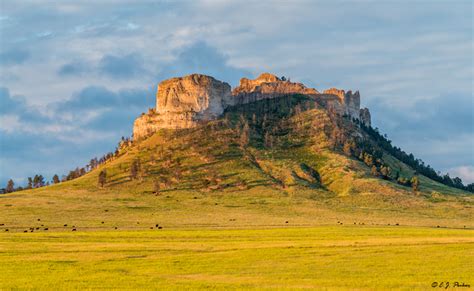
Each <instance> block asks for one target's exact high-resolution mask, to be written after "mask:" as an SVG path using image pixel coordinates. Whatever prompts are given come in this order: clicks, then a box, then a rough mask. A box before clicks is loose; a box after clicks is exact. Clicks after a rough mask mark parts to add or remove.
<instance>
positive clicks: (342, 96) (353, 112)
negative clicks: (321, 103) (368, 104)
mask: <svg viewBox="0 0 474 291" xmlns="http://www.w3.org/2000/svg"><path fill="white" fill-rule="evenodd" d="M323 94H325V95H334V96H337V97H338V98H339V102H340V103H341V105H342V107H341V108H338V109H341V110H343V112H342V113H343V114H346V115H349V116H350V117H351V118H355V119H359V115H360V94H359V91H356V92H355V93H352V91H350V90H349V91H347V92H345V91H344V90H340V89H336V88H330V89H327V90H324V92H323ZM339 113H341V112H339Z"/></svg>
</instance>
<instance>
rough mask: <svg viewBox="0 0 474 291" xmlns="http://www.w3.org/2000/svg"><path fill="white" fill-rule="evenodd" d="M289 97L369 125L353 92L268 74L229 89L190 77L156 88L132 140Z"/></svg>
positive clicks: (210, 80)
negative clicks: (299, 97) (295, 96)
mask: <svg viewBox="0 0 474 291" xmlns="http://www.w3.org/2000/svg"><path fill="white" fill-rule="evenodd" d="M291 94H302V95H306V96H308V97H310V98H314V99H315V100H316V101H318V102H319V103H320V104H321V105H322V106H324V107H325V108H326V109H328V110H334V111H335V112H336V113H338V114H340V115H348V116H350V117H351V118H353V119H358V120H360V121H361V122H362V123H364V124H365V125H368V126H370V123H371V121H370V112H369V109H367V108H362V109H361V108H360V94H359V91H356V92H354V93H352V91H347V92H345V91H344V90H340V89H336V88H331V89H328V90H325V91H323V92H322V93H320V92H319V91H318V90H316V89H314V88H308V87H306V86H305V85H304V84H302V83H294V82H290V81H289V80H286V79H284V78H278V77H277V76H275V75H273V74H269V73H263V74H261V75H260V76H258V78H256V79H254V80H250V79H247V78H242V79H241V80H240V84H239V86H237V87H236V88H234V89H233V90H231V86H230V85H229V84H228V83H226V82H222V81H219V80H216V79H215V78H213V77H211V76H206V75H201V74H192V75H188V76H184V77H178V78H171V79H168V80H164V81H162V82H161V83H160V84H159V85H158V90H157V93H156V108H155V109H150V110H149V111H148V113H143V114H142V115H141V116H140V117H138V118H137V119H136V120H135V123H134V126H133V138H134V139H141V138H144V137H146V136H148V135H150V134H152V133H154V132H156V131H158V130H160V129H162V128H168V129H180V128H191V127H195V126H197V125H198V124H199V123H200V122H202V121H208V120H212V119H216V118H218V117H219V116H221V115H222V114H223V113H224V111H225V110H226V108H228V107H230V106H235V105H240V104H247V103H251V102H256V101H259V100H262V99H271V98H278V97H281V96H285V95H291Z"/></svg>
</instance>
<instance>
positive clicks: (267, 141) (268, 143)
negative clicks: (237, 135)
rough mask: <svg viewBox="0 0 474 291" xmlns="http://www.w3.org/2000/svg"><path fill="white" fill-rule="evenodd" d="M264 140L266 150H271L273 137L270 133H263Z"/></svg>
mask: <svg viewBox="0 0 474 291" xmlns="http://www.w3.org/2000/svg"><path fill="white" fill-rule="evenodd" d="M263 140H264V146H265V147H266V148H268V149H271V148H272V147H273V136H272V135H271V134H270V132H268V131H267V132H265V136H264V138H263Z"/></svg>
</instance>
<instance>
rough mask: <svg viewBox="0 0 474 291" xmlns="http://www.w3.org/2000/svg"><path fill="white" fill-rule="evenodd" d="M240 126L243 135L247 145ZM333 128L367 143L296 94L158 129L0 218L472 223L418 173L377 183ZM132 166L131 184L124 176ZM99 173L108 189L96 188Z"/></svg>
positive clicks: (132, 223) (10, 202)
mask: <svg viewBox="0 0 474 291" xmlns="http://www.w3.org/2000/svg"><path fill="white" fill-rule="evenodd" d="M262 112H263V113H262ZM245 123H247V124H248V125H249V130H248V134H249V140H248V143H247V142H246V143H245V145H243V146H242V134H243V131H244V129H243V128H244V127H245V126H244V125H245ZM336 127H337V128H338V129H339V130H340V132H342V133H343V134H344V135H345V136H364V133H363V132H361V131H360V129H358V127H357V126H356V125H355V124H353V123H352V122H350V121H347V120H342V121H340V120H339V121H337V122H335V121H334V120H333V117H331V116H330V115H329V114H328V111H327V110H325V109H324V108H321V105H320V104H318V103H316V102H315V101H313V100H310V99H307V98H305V97H302V96H294V97H292V98H282V99H280V100H277V101H275V102H269V101H260V102H257V103H253V104H250V105H245V106H240V107H235V108H232V109H231V110H230V111H229V112H227V114H226V116H225V118H222V119H220V120H216V121H213V122H209V123H206V124H203V125H202V126H200V127H198V128H194V129H187V130H179V131H166V130H163V131H161V132H159V133H156V134H154V135H153V136H151V137H149V138H147V139H145V140H142V141H138V142H135V143H134V144H133V145H131V146H128V147H125V148H123V149H121V151H120V153H119V154H118V156H116V157H114V158H113V159H111V160H109V161H107V162H106V163H105V164H103V165H101V166H99V168H97V169H95V170H93V171H91V172H90V173H88V174H86V175H85V176H82V177H80V178H77V179H75V180H72V181H68V182H64V183H60V184H57V185H53V186H49V187H43V188H40V189H34V190H28V191H22V192H16V193H12V194H8V195H2V196H0V197H1V198H0V207H2V208H3V209H2V211H1V212H0V223H4V224H5V226H2V228H3V229H4V228H5V227H8V228H9V231H20V232H22V231H24V230H28V229H29V228H30V227H34V228H37V227H39V229H38V230H41V229H43V228H44V227H48V228H49V230H57V231H59V230H61V231H62V230H66V231H70V229H71V227H72V226H75V227H76V228H77V229H82V230H85V229H115V227H117V228H118V229H149V228H150V227H156V224H160V225H162V226H164V227H185V228H194V227H205V228H209V227H224V228H226V227H231V228H233V227H256V226H265V227H266V226H269V227H278V226H287V225H292V226H313V225H325V224H331V225H334V224H338V223H343V224H354V223H355V224H364V225H372V224H373V225H388V224H390V225H394V224H399V225H423V226H432V227H436V226H438V225H439V226H440V227H460V228H464V227H466V228H470V227H474V222H473V221H474V220H473V215H472V214H473V211H472V205H473V199H472V196H471V195H468V194H466V193H464V192H463V191H460V190H457V189H454V188H450V187H447V186H444V185H442V184H439V183H437V182H434V181H432V180H429V179H428V178H426V177H420V181H421V185H420V186H421V187H420V191H418V192H413V191H412V190H411V188H409V187H405V186H401V185H398V184H396V183H395V182H394V181H389V180H383V179H381V178H377V177H374V176H373V175H371V173H370V168H369V167H367V166H366V165H365V164H364V163H362V162H361V161H359V160H357V159H355V158H353V157H350V156H347V155H345V154H344V153H343V152H342V150H341V148H340V147H338V146H336V145H335V144H334V143H333V140H332V137H331V135H332V134H333V132H334V128H336ZM269 136H271V138H269ZM269 139H271V140H269ZM383 159H384V162H385V163H386V164H388V165H390V167H392V168H393V169H402V174H403V175H411V174H412V173H413V170H411V169H410V168H409V167H407V166H406V165H404V164H403V163H401V162H400V161H398V160H396V159H395V158H393V157H392V156H390V155H388V154H387V153H385V154H384V158H383ZM137 160H139V161H140V170H139V171H138V177H137V179H131V178H130V167H131V166H132V163H133V162H134V161H137ZM102 170H106V172H107V182H106V184H105V186H104V187H100V186H99V185H98V175H99V173H100V172H101V171H102ZM156 185H159V188H160V189H159V191H158V193H155V190H156ZM38 219H39V220H38ZM42 225H43V226H42ZM64 225H67V226H66V227H65V226H64Z"/></svg>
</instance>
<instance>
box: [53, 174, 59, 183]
mask: <svg viewBox="0 0 474 291" xmlns="http://www.w3.org/2000/svg"><path fill="white" fill-rule="evenodd" d="M53 183H54V184H58V183H59V176H58V175H54V176H53Z"/></svg>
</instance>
